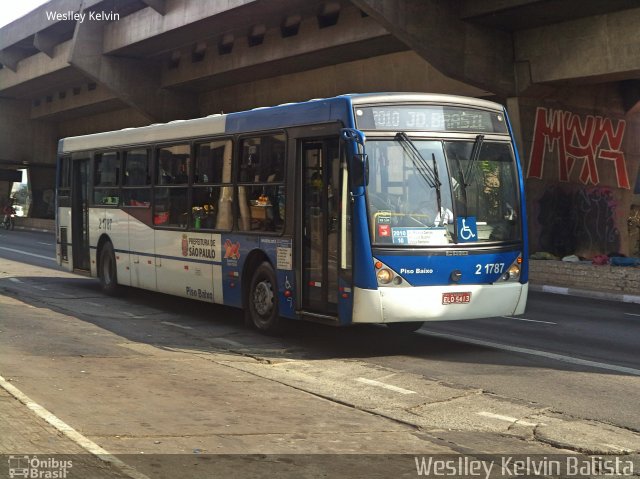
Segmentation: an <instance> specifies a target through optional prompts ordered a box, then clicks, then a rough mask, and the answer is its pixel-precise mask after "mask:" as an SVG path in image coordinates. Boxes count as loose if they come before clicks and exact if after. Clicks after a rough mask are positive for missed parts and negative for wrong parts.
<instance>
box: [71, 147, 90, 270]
mask: <svg viewBox="0 0 640 479" xmlns="http://www.w3.org/2000/svg"><path fill="white" fill-rule="evenodd" d="M73 165H74V167H73V182H74V184H73V200H72V201H73V209H72V211H73V213H72V214H73V218H72V221H73V233H72V234H73V267H74V269H81V270H86V271H88V270H89V268H90V261H89V259H90V258H89V209H88V205H87V201H88V199H89V191H88V186H89V185H88V181H89V174H88V173H89V160H88V159H82V160H74V161H73Z"/></svg>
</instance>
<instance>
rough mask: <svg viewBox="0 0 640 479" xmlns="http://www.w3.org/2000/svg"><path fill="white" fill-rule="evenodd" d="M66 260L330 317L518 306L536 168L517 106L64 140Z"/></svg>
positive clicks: (270, 325) (396, 321) (378, 317)
mask: <svg viewBox="0 0 640 479" xmlns="http://www.w3.org/2000/svg"><path fill="white" fill-rule="evenodd" d="M56 201H57V216H56V231H57V253H56V254H57V259H58V262H59V264H60V265H62V266H63V267H65V268H67V269H68V270H69V271H76V272H80V273H84V274H90V275H91V276H94V277H98V278H99V279H100V282H101V285H102V288H103V289H104V291H105V292H106V293H115V292H116V291H117V290H118V289H119V288H120V287H122V286H130V287H137V288H144V289H148V290H152V291H158V292H162V293H167V294H173V295H177V296H182V297H186V298H193V299H196V300H200V301H206V302H210V303H218V304H224V305H228V306H236V307H239V308H243V309H244V311H245V316H246V318H247V320H248V322H249V323H250V324H252V325H254V326H255V327H257V328H258V329H259V330H262V331H274V330H277V329H278V328H279V327H280V326H281V324H282V318H289V319H307V320H314V321H320V322H324V323H328V324H334V325H351V324H358V323H383V324H387V325H389V326H390V327H395V328H397V329H401V330H415V329H417V328H419V327H420V325H421V324H422V322H424V321H434V320H454V319H471V318H483V317H491V316H507V315H516V314H521V313H523V312H524V309H525V304H526V300H527V292H528V281H527V275H528V274H527V273H528V271H527V269H528V268H527V256H528V252H527V241H526V238H527V230H526V224H527V222H526V217H525V210H524V203H525V202H524V188H523V179H522V169H521V165H520V161H519V159H518V153H517V149H516V148H515V145H514V138H513V133H512V131H511V127H510V124H509V121H508V118H507V114H506V111H505V109H504V107H503V106H501V105H499V104H497V103H493V102H490V101H485V100H481V99H475V98H464V97H459V96H450V95H435V94H421V93H377V94H358V95H343V96H338V97H335V98H326V99H318V100H311V101H307V102H302V103H295V104H286V105H280V106H275V107H271V108H258V109H255V110H251V111H245V112H239V113H230V114H224V115H211V116H207V117H204V118H198V119H193V120H181V121H173V122H170V123H166V124H157V125H151V126H146V127H141V128H130V129H124V130H120V131H111V132H106V133H98V134H92V135H86V136H78V137H70V138H65V139H62V140H60V143H59V160H58V177H57V196H56Z"/></svg>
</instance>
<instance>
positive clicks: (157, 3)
mask: <svg viewBox="0 0 640 479" xmlns="http://www.w3.org/2000/svg"><path fill="white" fill-rule="evenodd" d="M142 3H144V4H146V5H147V6H148V7H151V8H152V9H153V10H155V11H156V12H157V13H159V14H160V15H164V14H165V13H166V12H167V5H166V2H165V0H142Z"/></svg>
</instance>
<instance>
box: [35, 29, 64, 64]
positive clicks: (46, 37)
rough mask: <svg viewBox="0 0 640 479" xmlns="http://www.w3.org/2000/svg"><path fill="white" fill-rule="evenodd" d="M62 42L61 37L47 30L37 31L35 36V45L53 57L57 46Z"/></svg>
mask: <svg viewBox="0 0 640 479" xmlns="http://www.w3.org/2000/svg"><path fill="white" fill-rule="evenodd" d="M59 43H60V40H59V37H58V36H57V35H54V34H52V33H48V32H46V31H41V32H37V33H36V34H35V35H34V37H33V46H34V47H36V48H37V49H38V50H40V51H41V52H42V53H44V54H46V55H47V56H48V57H49V58H53V51H54V49H55V46H56V45H57V44H59Z"/></svg>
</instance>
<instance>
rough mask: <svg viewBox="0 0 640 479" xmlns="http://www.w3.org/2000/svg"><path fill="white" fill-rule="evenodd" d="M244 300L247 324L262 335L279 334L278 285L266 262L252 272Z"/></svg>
mask: <svg viewBox="0 0 640 479" xmlns="http://www.w3.org/2000/svg"><path fill="white" fill-rule="evenodd" d="M246 298H247V305H246V306H247V307H246V309H245V315H246V319H247V322H248V323H249V324H251V325H253V326H255V327H256V328H257V329H258V330H259V331H261V332H263V333H268V334H274V333H277V332H279V331H280V329H281V327H282V321H281V319H280V312H279V311H278V283H277V280H276V274H275V272H274V271H273V268H272V267H271V265H270V264H269V263H268V262H266V261H265V262H263V263H261V264H260V265H259V266H258V267H257V268H256V270H255V271H254V273H253V276H252V277H251V282H250V283H249V289H248V290H247V296H246Z"/></svg>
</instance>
